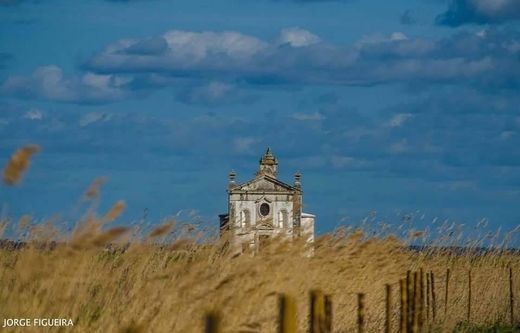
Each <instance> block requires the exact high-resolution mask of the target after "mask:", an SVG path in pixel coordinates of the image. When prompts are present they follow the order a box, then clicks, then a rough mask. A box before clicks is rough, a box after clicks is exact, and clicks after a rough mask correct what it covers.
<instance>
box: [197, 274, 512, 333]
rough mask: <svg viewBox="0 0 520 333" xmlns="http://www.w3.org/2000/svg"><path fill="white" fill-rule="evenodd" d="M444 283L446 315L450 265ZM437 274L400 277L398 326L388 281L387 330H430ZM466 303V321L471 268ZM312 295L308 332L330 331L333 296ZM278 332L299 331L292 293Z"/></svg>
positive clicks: (215, 319) (214, 324)
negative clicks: (394, 318)
mask: <svg viewBox="0 0 520 333" xmlns="http://www.w3.org/2000/svg"><path fill="white" fill-rule="evenodd" d="M444 277H445V285H444V293H445V294H444V316H445V317H446V315H447V313H448V311H449V303H448V299H449V297H450V278H451V272H450V269H447V270H446V273H445V276H444ZM508 280H509V288H508V289H509V290H508V294H509V300H508V301H509V309H508V312H509V321H510V324H511V326H514V325H515V323H516V322H515V313H514V309H515V295H514V292H513V269H512V268H511V267H509V274H508ZM435 281H436V276H435V275H434V273H433V272H432V271H430V272H427V273H426V274H425V273H424V272H423V269H420V270H419V271H417V272H412V271H407V272H406V277H405V278H403V279H401V280H399V283H398V284H396V285H398V286H399V294H400V302H399V321H398V327H392V320H391V318H392V313H393V312H392V289H393V288H392V285H390V284H386V285H385V307H384V309H385V316H384V318H385V320H384V331H385V333H390V332H393V331H398V332H400V333H419V332H429V331H430V329H431V328H432V324H433V323H436V319H437V314H438V311H437V310H438V309H437V305H438V304H437V292H438V291H437V290H436V285H435ZM467 284H468V286H467V287H468V288H467V293H468V294H467V303H466V310H467V311H466V321H467V322H468V323H469V322H471V318H472V317H471V303H472V295H471V293H472V272H471V270H469V271H468V272H467ZM309 295H310V299H309V315H308V321H309V322H308V327H309V333H331V332H332V331H333V316H332V296H331V295H328V294H325V293H323V291H321V290H311V291H310V293H309ZM278 308H279V315H278V320H277V322H278V325H277V326H278V333H295V332H297V331H298V325H297V320H296V317H297V310H296V301H295V299H294V298H293V297H291V296H289V295H286V294H279V295H278ZM356 316H357V332H358V333H364V332H365V329H366V328H365V326H366V322H365V294H363V293H359V294H357V314H356ZM204 321H205V332H206V333H222V331H221V329H220V314H218V313H215V312H209V313H206V315H205V318H204Z"/></svg>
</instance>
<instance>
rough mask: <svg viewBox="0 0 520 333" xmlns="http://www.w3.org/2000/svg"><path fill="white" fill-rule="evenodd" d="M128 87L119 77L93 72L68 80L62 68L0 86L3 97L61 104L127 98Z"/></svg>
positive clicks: (42, 70) (45, 69)
mask: <svg viewBox="0 0 520 333" xmlns="http://www.w3.org/2000/svg"><path fill="white" fill-rule="evenodd" d="M128 83H129V81H128V80H127V79H124V78H122V77H120V76H115V75H99V74H94V73H90V72H87V73H85V74H83V75H82V76H79V77H66V76H65V75H64V73H63V70H62V69H61V68H60V67H58V66H54V65H49V66H43V67H39V68H37V69H36V70H35V71H34V72H33V73H32V74H31V75H30V76H10V77H8V78H7V79H6V80H5V81H4V82H3V84H1V85H0V93H1V94H3V95H8V96H17V97H24V98H34V99H46V100H53V101H58V102H76V103H104V102H110V101H115V100H120V99H122V98H125V97H127V96H128V94H127V92H125V90H124V86H125V85H126V84H128Z"/></svg>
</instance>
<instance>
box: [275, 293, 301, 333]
mask: <svg viewBox="0 0 520 333" xmlns="http://www.w3.org/2000/svg"><path fill="white" fill-rule="evenodd" d="M278 307H279V310H280V311H279V318H278V332H279V333H296V327H297V326H296V301H295V300H294V298H292V297H290V296H287V295H284V294H281V295H280V296H279V298H278Z"/></svg>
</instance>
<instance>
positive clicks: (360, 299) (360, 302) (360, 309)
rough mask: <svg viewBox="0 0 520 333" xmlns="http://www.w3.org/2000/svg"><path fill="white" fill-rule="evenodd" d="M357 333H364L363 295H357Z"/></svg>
mask: <svg viewBox="0 0 520 333" xmlns="http://www.w3.org/2000/svg"><path fill="white" fill-rule="evenodd" d="M357 317H358V319H357V324H358V333H363V332H365V294H358V311H357Z"/></svg>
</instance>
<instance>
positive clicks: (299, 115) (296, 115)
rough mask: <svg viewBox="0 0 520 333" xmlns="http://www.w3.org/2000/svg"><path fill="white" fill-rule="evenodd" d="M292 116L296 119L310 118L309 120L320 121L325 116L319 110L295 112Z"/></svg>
mask: <svg viewBox="0 0 520 333" xmlns="http://www.w3.org/2000/svg"><path fill="white" fill-rule="evenodd" d="M292 117H293V118H294V119H296V120H302V121H305V120H309V121H319V120H323V119H324V118H325V117H324V116H323V115H322V114H321V113H319V112H314V113H299V112H297V113H294V114H293V115H292Z"/></svg>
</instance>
